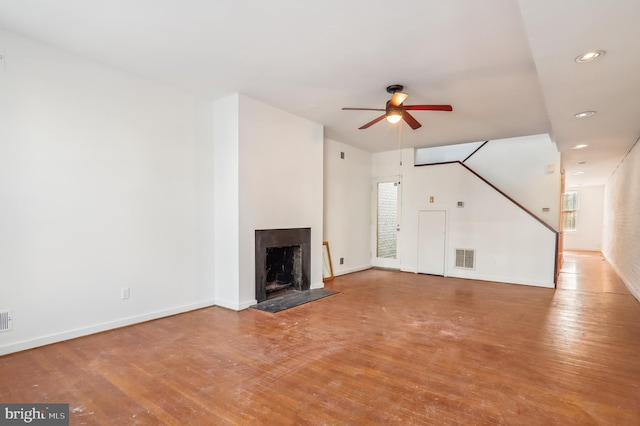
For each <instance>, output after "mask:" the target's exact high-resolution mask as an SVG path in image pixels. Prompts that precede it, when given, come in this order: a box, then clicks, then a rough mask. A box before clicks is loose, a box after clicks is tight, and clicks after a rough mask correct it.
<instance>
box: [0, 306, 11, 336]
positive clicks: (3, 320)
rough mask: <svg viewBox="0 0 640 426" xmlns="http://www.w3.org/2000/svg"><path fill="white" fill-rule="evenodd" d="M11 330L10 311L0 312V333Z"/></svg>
mask: <svg viewBox="0 0 640 426" xmlns="http://www.w3.org/2000/svg"><path fill="white" fill-rule="evenodd" d="M9 330H11V311H0V332H2V331H9Z"/></svg>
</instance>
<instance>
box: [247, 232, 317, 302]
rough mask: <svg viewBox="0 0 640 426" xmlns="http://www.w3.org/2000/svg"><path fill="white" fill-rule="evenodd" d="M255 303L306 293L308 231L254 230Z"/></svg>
mask: <svg viewBox="0 0 640 426" xmlns="http://www.w3.org/2000/svg"><path fill="white" fill-rule="evenodd" d="M255 238H256V245H255V252H256V300H257V301H258V303H260V302H264V301H265V300H267V299H272V298H275V297H280V296H282V295H285V294H287V293H290V292H297V291H303V290H309V288H310V287H311V283H310V281H309V277H310V275H311V273H310V272H311V228H290V229H260V230H256V231H255Z"/></svg>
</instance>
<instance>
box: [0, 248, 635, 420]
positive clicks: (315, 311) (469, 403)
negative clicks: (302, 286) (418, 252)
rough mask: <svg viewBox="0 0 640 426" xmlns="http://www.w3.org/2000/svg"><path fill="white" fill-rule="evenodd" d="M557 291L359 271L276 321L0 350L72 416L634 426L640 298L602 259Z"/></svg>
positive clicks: (0, 380) (574, 263)
mask: <svg viewBox="0 0 640 426" xmlns="http://www.w3.org/2000/svg"><path fill="white" fill-rule="evenodd" d="M564 262H565V263H564V266H563V268H562V270H561V273H560V280H559V283H558V289H556V290H552V289H543V288H534V287H526V286H518V285H509V284H499V283H489V282H480V281H472V280H461V279H452V278H448V279H445V278H441V277H432V276H426V275H416V274H411V273H401V272H393V271H380V270H368V271H363V272H359V273H355V274H350V275H346V276H341V277H336V278H335V279H334V280H332V281H331V282H329V283H327V288H331V289H334V290H338V291H340V292H341V294H339V295H337V296H333V297H329V298H326V299H323V300H320V301H316V302H313V303H310V304H307V305H303V306H300V307H298V308H294V309H292V310H288V311H284V312H282V313H279V314H276V315H271V314H265V313H262V312H258V311H255V310H252V309H248V310H245V311H242V312H234V311H230V310H226V309H222V308H218V307H213V308H207V309H201V310H198V311H194V312H191V313H187V314H183V315H176V316H173V317H169V318H164V319H160V320H156V321H151V322H148V323H144V324H139V325H135V326H131V327H127V328H122V329H118V330H113V331H109V332H105V333H100V334H96V335H92V336H87V337H83V338H80V339H76V340H72V341H67V342H63V343H59V344H54V345H50V346H46V347H42V348H38V349H34V350H29V351H25V352H21V353H16V354H11V355H7V356H4V357H0V401H2V402H33V403H35V402H38V403H40V402H44V403H46V402H65V403H69V404H70V409H71V424H72V425H84V424H86V425H108V424H114V425H129V424H140V425H162V424H167V425H236V424H237V425H485V424H486V425H495V424H504V425H554V424H556V425H638V424H640V304H639V303H638V302H637V301H636V300H635V299H634V298H633V297H632V296H631V295H630V294H629V292H628V291H627V290H626V288H625V287H624V284H623V283H622V282H621V281H620V279H619V278H618V277H617V276H616V274H615V273H614V272H613V271H612V269H611V267H610V266H609V265H608V263H607V262H606V261H604V260H603V259H602V258H601V256H600V255H599V254H597V253H584V252H583V253H579V252H575V253H565V256H564Z"/></svg>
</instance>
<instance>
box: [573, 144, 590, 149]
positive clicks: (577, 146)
mask: <svg viewBox="0 0 640 426" xmlns="http://www.w3.org/2000/svg"><path fill="white" fill-rule="evenodd" d="M588 146H589V145H585V144H580V145H576V146H574V147H573V149H582V148H586V147H588Z"/></svg>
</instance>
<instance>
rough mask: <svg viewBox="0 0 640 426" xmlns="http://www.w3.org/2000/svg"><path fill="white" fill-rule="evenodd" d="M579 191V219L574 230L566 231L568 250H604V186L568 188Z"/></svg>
mask: <svg viewBox="0 0 640 426" xmlns="http://www.w3.org/2000/svg"><path fill="white" fill-rule="evenodd" d="M567 190H568V191H577V192H578V205H579V209H578V220H577V226H576V230H575V231H574V232H567V231H565V232H564V248H565V249H566V250H591V251H601V250H602V227H603V215H604V186H603V185H598V186H581V187H578V188H568V189H567Z"/></svg>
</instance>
